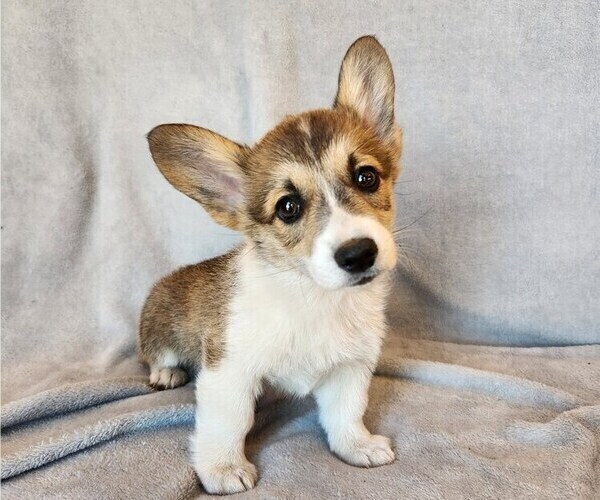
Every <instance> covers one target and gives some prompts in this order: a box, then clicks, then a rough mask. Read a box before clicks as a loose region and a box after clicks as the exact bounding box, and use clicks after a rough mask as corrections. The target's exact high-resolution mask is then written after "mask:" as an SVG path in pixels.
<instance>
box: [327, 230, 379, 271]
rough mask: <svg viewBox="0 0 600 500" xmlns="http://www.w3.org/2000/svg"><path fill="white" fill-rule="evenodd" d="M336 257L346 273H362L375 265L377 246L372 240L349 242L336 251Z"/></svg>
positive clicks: (364, 239)
mask: <svg viewBox="0 0 600 500" xmlns="http://www.w3.org/2000/svg"><path fill="white" fill-rule="evenodd" d="M334 257H335V261H336V262H337V264H338V266H340V267H341V268H342V269H343V270H344V271H348V272H349V273H362V272H363V271H366V270H367V269H369V268H370V267H371V266H372V265H373V264H375V258H376V257H377V245H376V244H375V242H374V241H373V240H372V239H371V238H358V239H354V240H348V241H346V242H345V243H344V244H343V245H342V246H340V247H339V248H338V249H337V250H336V251H335V255H334Z"/></svg>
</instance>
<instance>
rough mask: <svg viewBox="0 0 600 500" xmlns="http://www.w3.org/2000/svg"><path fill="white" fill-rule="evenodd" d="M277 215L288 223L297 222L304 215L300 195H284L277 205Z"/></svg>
mask: <svg viewBox="0 0 600 500" xmlns="http://www.w3.org/2000/svg"><path fill="white" fill-rule="evenodd" d="M275 210H276V211H277V217H279V218H280V219H281V220H282V221H283V222H285V223H286V224H291V223H292V222H296V221H297V220H298V219H299V218H300V216H301V215H302V200H301V199H300V198H299V197H298V196H293V195H289V196H284V197H283V198H280V199H279V201H278V202H277V205H276V206H275Z"/></svg>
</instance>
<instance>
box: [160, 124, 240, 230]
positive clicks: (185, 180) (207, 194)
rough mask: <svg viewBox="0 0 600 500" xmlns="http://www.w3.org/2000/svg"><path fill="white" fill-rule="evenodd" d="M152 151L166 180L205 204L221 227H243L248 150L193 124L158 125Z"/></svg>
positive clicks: (237, 228)
mask: <svg viewBox="0 0 600 500" xmlns="http://www.w3.org/2000/svg"><path fill="white" fill-rule="evenodd" d="M148 142H149V144H150V152H151V153H152V158H153V159H154V161H155V163H156V165H157V166H158V168H159V170H160V171H161V172H162V174H163V175H164V176H165V178H166V179H167V180H168V181H169V182H170V183H171V184H173V186H175V187H176V188H177V189H178V190H179V191H181V192H182V193H183V194H185V195H187V196H189V197H190V198H193V199H194V200H196V201H198V202H199V203H201V204H202V206H203V207H204V208H205V209H206V211H207V212H208V213H209V214H210V215H211V216H212V217H213V219H215V220H216V221H217V222H218V223H219V224H222V225H224V226H227V227H229V228H231V229H236V230H239V229H240V228H241V219H240V213H241V209H242V207H243V203H244V193H243V184H244V173H243V170H242V167H241V164H242V161H243V158H244V154H245V151H246V150H245V148H244V147H242V146H240V145H239V144H236V143H235V142H232V141H230V140H228V139H226V138H225V137H223V136H220V135H219V134H215V133H214V132H211V131H210V130H207V129H204V128H200V127H195V126H193V125H179V124H177V125H159V126H158V127H156V128H154V129H152V130H151V131H150V133H149V134H148Z"/></svg>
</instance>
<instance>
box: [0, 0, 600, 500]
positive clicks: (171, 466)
mask: <svg viewBox="0 0 600 500" xmlns="http://www.w3.org/2000/svg"><path fill="white" fill-rule="evenodd" d="M2 10H3V12H2V14H3V15H2V132H3V136H2V167H3V168H2V170H3V171H2V410H1V418H2V457H1V460H2V462H1V469H2V479H3V480H2V486H1V491H2V496H3V498H6V499H11V498H14V499H23V498H103V499H104V498H111V499H112V498H188V497H194V496H198V495H203V494H204V492H203V490H202V488H201V486H200V485H199V483H198V482H197V480H196V478H195V475H194V473H193V470H192V469H191V467H190V466H189V465H188V461H187V454H188V436H189V434H190V431H191V429H192V426H193V417H194V414H193V406H194V395H193V385H192V384H188V385H187V386H185V387H182V388H179V389H176V390H172V391H165V392H154V391H152V390H151V389H150V388H149V387H148V386H147V385H146V378H147V370H146V368H145V367H144V366H142V365H141V364H139V363H138V361H137V359H136V357H135V331H136V324H137V319H138V315H139V311H140V308H141V304H142V302H143V299H144V297H145V295H146V294H147V292H148V291H149V288H150V286H151V284H152V283H153V282H154V281H155V280H157V279H158V278H159V277H160V276H162V275H164V274H166V273H168V272H170V271H172V270H173V269H174V268H176V267H177V266H179V265H182V264H186V263H191V262H196V261H199V260H201V259H203V258H207V257H210V256H213V255H216V254H218V253H220V252H223V251H225V250H226V249H227V248H229V247H231V246H232V245H234V244H235V243H236V242H237V241H238V240H239V236H237V235H235V234H234V233H231V232H229V231H227V230H225V229H222V228H220V227H218V226H217V225H216V224H214V223H212V222H210V221H209V219H208V217H207V215H206V214H205V213H204V212H203V211H202V209H201V208H199V207H198V206H197V205H196V204H195V203H194V202H192V201H190V200H188V199H186V198H185V197H184V196H183V195H181V194H179V193H178V192H176V191H175V190H174V189H173V188H172V187H170V186H169V185H168V184H167V182H166V181H165V180H164V179H163V178H162V177H161V176H160V174H159V173H158V171H157V169H156V168H155V167H154V166H153V163H152V161H151V158H150V155H149V153H148V150H147V145H146V142H145V137H144V134H145V133H146V132H147V131H148V130H150V128H152V127H153V126H154V125H156V124H159V123H165V122H191V123H196V124H200V125H203V126H206V127H209V128H212V129H214V130H216V131H218V132H220V133H222V134H224V135H227V136H229V137H231V138H233V139H235V140H238V141H241V142H252V141H254V140H256V139H258V138H259V136H260V135H261V134H263V133H264V132H266V131H267V130H268V129H269V128H270V127H272V126H273V125H275V123H276V122H277V121H278V120H280V119H281V118H282V117H283V116H284V115H285V114H288V113H295V112H299V111H302V110H306V109H310V108H314V107H324V106H329V105H330V103H331V102H332V99H333V96H334V92H335V88H336V83H337V82H336V79H337V71H338V69H339V63H340V61H341V58H342V56H343V54H344V51H345V50H346V48H347V46H348V45H349V44H350V43H351V42H352V41H353V40H354V39H355V38H357V37H358V36H360V35H363V34H375V35H377V36H378V37H379V39H380V41H381V42H382V43H383V45H384V46H385V47H386V48H387V49H388V51H389V53H390V57H391V59H392V62H393V64H394V68H395V73H396V83H397V98H396V113H397V116H398V119H399V122H400V123H401V125H402V126H403V128H404V130H405V152H404V156H403V168H404V174H403V176H402V177H401V180H400V182H399V184H398V186H397V202H398V220H397V226H398V227H405V226H406V229H405V230H404V231H403V232H401V238H400V239H401V241H400V244H401V246H402V248H403V251H404V252H405V254H406V258H404V259H403V261H402V263H401V265H400V266H399V268H398V272H397V275H396V279H395V283H396V286H395V288H394V291H393V294H392V297H391V301H390V311H389V313H390V314H389V318H390V333H389V336H388V338H387V343H386V346H385V349H384V351H383V354H382V358H381V362H380V364H379V367H378V371H377V376H376V377H375V378H374V380H373V384H372V388H371V404H370V406H369V410H368V414H367V417H366V420H367V424H368V425H369V426H370V427H371V429H372V430H374V431H377V432H378V433H382V434H386V435H389V436H391V437H392V439H393V442H394V446H395V449H396V454H397V457H398V459H397V461H396V462H395V463H394V464H392V465H390V466H386V467H381V468H377V469H372V470H363V469H357V468H354V467H351V466H348V465H346V464H344V463H342V462H340V461H339V460H338V459H337V458H335V457H334V456H333V455H331V454H330V453H329V451H328V450H327V446H326V443H325V439H324V435H323V432H322V431H321V430H320V428H319V426H318V424H317V418H316V413H315V409H314V404H313V402H312V401H310V400H296V401H287V400H284V401H279V402H277V403H275V404H270V405H267V406H265V407H263V408H262V409H260V410H259V411H258V413H257V422H256V426H255V429H254V430H253V432H252V434H251V436H250V437H249V439H248V455H249V458H250V459H251V460H252V461H254V462H255V463H256V464H257V466H258V468H259V471H260V480H259V482H258V484H257V487H256V488H255V489H254V490H252V491H250V492H248V493H245V494H243V496H245V497H248V498H255V497H256V498H376V499H381V498H544V499H550V498H557V499H558V498H561V499H563V498H590V499H591V498H598V496H599V495H600V460H599V459H598V456H599V450H600V327H599V325H600V301H599V299H598V290H599V289H600V253H599V248H600V241H599V235H600V216H599V214H600V193H599V191H598V186H599V185H600V177H599V176H600V169H598V161H599V158H600V143H599V141H598V131H599V130H600V109H599V102H600V69H599V68H600V55H599V54H600V50H598V48H599V45H598V43H599V39H598V19H599V18H600V7H599V6H598V3H597V2H596V1H595V0H581V1H578V2H542V1H537V0H535V1H530V0H513V1H511V2H470V1H464V2H455V1H452V0H439V1H431V2H422V1H420V0H407V1H405V2H401V3H400V2H393V1H391V0H389V1H388V0H381V1H366V2H343V1H337V0H333V1H329V2H322V3H310V4H309V5H305V3H304V2H275V1H274V2H264V1H261V2H247V3H243V2H217V1H214V2H211V1H206V2H191V1H183V0H182V1H179V0H178V1H172V2H147V1H141V0H139V1H134V0H126V1H113V2H95V1H87V0H86V1H73V2H71V1H56V2H54V1H53V2H33V1H22V0H19V1H17V0H7V1H5V2H3V4H2ZM423 214H426V215H424V216H422V215H423ZM421 216H422V217H421Z"/></svg>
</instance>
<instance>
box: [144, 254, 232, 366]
mask: <svg viewBox="0 0 600 500" xmlns="http://www.w3.org/2000/svg"><path fill="white" fill-rule="evenodd" d="M236 253H237V252H236V251H233V252H229V253H228V254H225V255H222V256H220V257H216V258H214V259H211V260H207V261H204V262H201V263H199V264H195V265H193V266H187V267H184V268H181V269H179V270H178V271H176V272H174V273H173V274H171V275H169V276H167V277H166V278H163V279H162V280H160V281H159V282H158V283H157V284H156V285H154V288H153V289H152V291H151V292H150V295H149V297H148V299H147V300H146V303H145V305H144V309H143V311H142V318H141V322H140V331H139V352H140V357H141V358H142V359H143V360H144V361H145V362H146V363H148V364H149V365H150V366H153V365H155V364H156V363H158V362H160V357H161V356H162V354H163V353H164V352H165V351H167V350H168V351H171V352H174V353H176V354H177V356H178V357H179V359H180V363H181V365H183V366H186V367H188V368H190V369H197V368H198V367H199V366H201V365H202V366H213V365H215V364H216V363H218V361H219V360H220V359H221V357H222V356H223V355H224V339H223V332H224V328H225V319H226V316H227V304H228V298H229V296H230V293H231V287H232V286H233V284H234V281H235V272H236V270H235V267H234V266H233V265H232V264H233V261H234V258H235V256H236Z"/></svg>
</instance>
